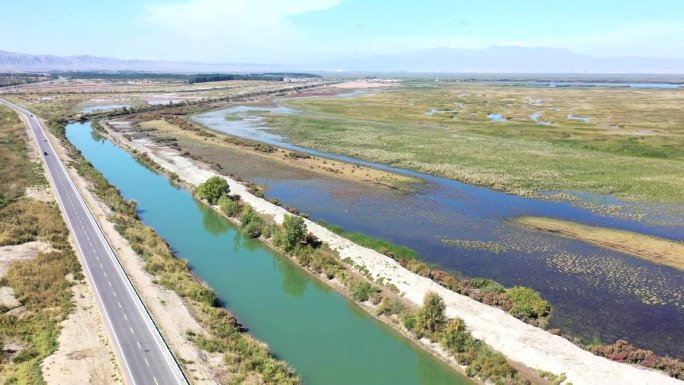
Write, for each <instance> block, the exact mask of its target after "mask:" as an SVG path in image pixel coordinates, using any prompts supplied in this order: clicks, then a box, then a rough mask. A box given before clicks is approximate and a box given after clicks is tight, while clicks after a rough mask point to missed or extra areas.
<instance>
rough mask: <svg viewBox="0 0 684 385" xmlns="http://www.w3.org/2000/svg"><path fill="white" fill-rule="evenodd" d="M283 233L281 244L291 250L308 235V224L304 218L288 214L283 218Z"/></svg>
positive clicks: (286, 249)
mask: <svg viewBox="0 0 684 385" xmlns="http://www.w3.org/2000/svg"><path fill="white" fill-rule="evenodd" d="M283 229H284V230H285V233H284V234H283V238H282V244H281V246H282V247H283V248H284V249H285V251H288V252H291V251H292V250H294V249H295V248H296V247H297V245H298V244H299V243H300V242H301V241H302V240H303V239H304V238H305V237H306V224H305V223H304V219H302V218H300V217H297V216H294V215H286V216H285V219H284V220H283Z"/></svg>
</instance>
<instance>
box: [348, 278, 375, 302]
mask: <svg viewBox="0 0 684 385" xmlns="http://www.w3.org/2000/svg"><path fill="white" fill-rule="evenodd" d="M376 292H377V289H376V288H374V287H373V286H371V285H370V284H369V283H368V282H361V283H358V284H356V285H354V287H353V288H352V298H353V299H354V300H355V301H359V302H366V301H368V299H370V297H371V296H372V295H373V294H375V293H376Z"/></svg>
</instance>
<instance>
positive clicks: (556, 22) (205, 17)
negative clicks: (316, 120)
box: [0, 0, 684, 64]
mask: <svg viewBox="0 0 684 385" xmlns="http://www.w3.org/2000/svg"><path fill="white" fill-rule="evenodd" d="M0 9H2V12H1V13H0V36H1V37H0V50H5V51H14V52H25V53H31V54H53V55H80V54H89V55H96V56H110V57H118V58H125V59H147V60H173V61H194V62H206V63H231V62H233V63H282V64H292V63H312V62H323V61H325V60H332V59H335V58H343V57H353V56H355V55H371V54H392V53H399V52H403V51H408V50H414V49H425V48H436V47H454V48H487V47H489V46H496V45H516V46H526V47H554V48H565V49H570V50H572V51H574V52H577V53H581V54H588V55H593V56H599V57H619V56H642V57H676V58H684V1H680V0H649V1H643V0H641V1H633V0H621V1H619V0H412V1H409V0H97V1H95V0H60V1H50V0H0Z"/></svg>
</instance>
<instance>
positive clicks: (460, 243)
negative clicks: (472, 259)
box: [442, 239, 508, 254]
mask: <svg viewBox="0 0 684 385" xmlns="http://www.w3.org/2000/svg"><path fill="white" fill-rule="evenodd" d="M442 243H443V244H445V245H449V246H455V247H459V248H462V249H477V250H483V251H489V252H490V253H494V254H501V253H503V252H505V251H506V250H508V247H507V246H506V245H504V244H503V243H501V242H492V241H489V242H487V241H471V240H465V239H442Z"/></svg>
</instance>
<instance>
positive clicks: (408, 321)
mask: <svg viewBox="0 0 684 385" xmlns="http://www.w3.org/2000/svg"><path fill="white" fill-rule="evenodd" d="M401 321H402V323H403V324H404V327H405V328H406V330H408V331H410V332H413V331H414V330H415V328H416V315H415V314H406V315H405V316H404V317H403V318H402V320H401Z"/></svg>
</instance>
